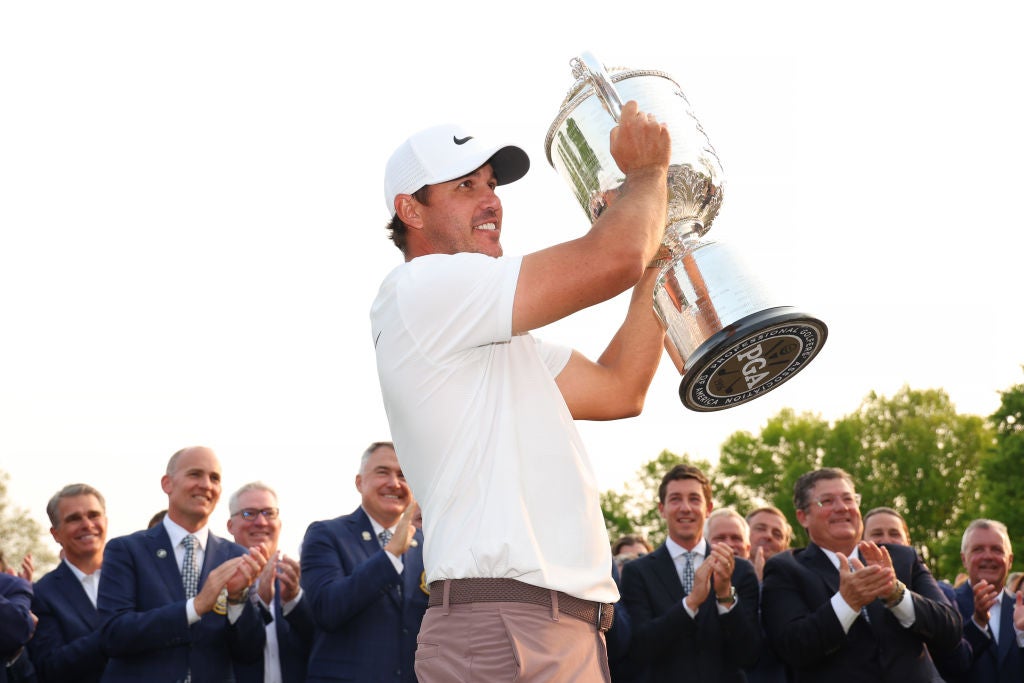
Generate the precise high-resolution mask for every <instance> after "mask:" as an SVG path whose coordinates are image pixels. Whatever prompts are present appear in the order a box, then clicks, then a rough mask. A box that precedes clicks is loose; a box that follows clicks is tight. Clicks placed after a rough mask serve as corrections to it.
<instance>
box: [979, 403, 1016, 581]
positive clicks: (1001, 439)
mask: <svg viewBox="0 0 1024 683" xmlns="http://www.w3.org/2000/svg"><path fill="white" fill-rule="evenodd" d="M1000 399H1001V400H1000V406H999V409H998V410H996V412H995V413H993V414H992V417H991V420H992V423H993V424H994V425H995V446H994V448H993V449H992V450H991V451H990V452H989V453H987V454H986V455H985V457H984V458H983V459H982V461H981V466H980V468H979V475H980V482H979V485H978V492H979V498H980V501H979V502H980V513H979V514H980V516H982V517H988V518H989V519H996V520H999V521H1000V522H1002V523H1003V524H1005V525H1006V528H1007V530H1008V531H1009V532H1010V540H1011V541H1012V542H1013V556H1014V557H1015V558H1016V559H1017V567H1018V568H1019V567H1020V565H1021V563H1022V561H1024V505H1021V491H1024V384H1017V385H1015V386H1012V387H1010V388H1009V389H1007V390H1006V391H1003V392H1000Z"/></svg>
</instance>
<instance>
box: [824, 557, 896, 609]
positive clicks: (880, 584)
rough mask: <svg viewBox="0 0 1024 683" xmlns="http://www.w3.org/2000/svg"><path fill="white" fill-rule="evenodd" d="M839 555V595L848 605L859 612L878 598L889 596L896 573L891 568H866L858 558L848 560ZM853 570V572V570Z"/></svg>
mask: <svg viewBox="0 0 1024 683" xmlns="http://www.w3.org/2000/svg"><path fill="white" fill-rule="evenodd" d="M837 555H839V594H840V595H841V596H842V597H843V600H845V601H846V604H847V605H849V606H850V607H851V608H853V609H855V610H857V611H858V612H859V611H860V610H861V609H862V608H863V607H865V606H867V605H869V604H871V603H872V602H874V601H875V599H876V598H881V597H884V596H886V595H888V594H889V592H890V591H891V589H892V582H893V580H894V579H895V576H896V574H895V572H893V570H892V568H891V567H884V566H881V565H877V564H875V565H871V566H869V567H865V566H864V564H863V563H861V561H860V560H858V559H857V558H856V557H854V558H850V559H847V558H846V555H843V554H842V553H837ZM851 568H852V570H851Z"/></svg>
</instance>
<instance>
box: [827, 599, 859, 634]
mask: <svg viewBox="0 0 1024 683" xmlns="http://www.w3.org/2000/svg"><path fill="white" fill-rule="evenodd" d="M832 611H834V612H835V613H836V618H837V619H839V624H840V625H841V626H842V627H843V632H844V633H849V632H850V627H851V626H853V622H855V621H857V617H859V616H860V612H858V611H857V610H855V609H853V608H852V607H850V606H849V605H848V604H846V600H843V596H842V595H840V594H839V593H836V594H835V595H833V596H832Z"/></svg>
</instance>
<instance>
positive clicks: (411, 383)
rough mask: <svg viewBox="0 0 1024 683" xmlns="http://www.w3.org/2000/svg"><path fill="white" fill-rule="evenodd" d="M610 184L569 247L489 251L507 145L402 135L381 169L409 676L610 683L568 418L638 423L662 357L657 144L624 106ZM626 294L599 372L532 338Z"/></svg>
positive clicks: (612, 597) (662, 138)
mask: <svg viewBox="0 0 1024 683" xmlns="http://www.w3.org/2000/svg"><path fill="white" fill-rule="evenodd" d="M608 138H609V142H610V150H611V155H612V157H613V158H614V160H615V163H616V164H617V167H618V169H619V170H620V171H621V173H622V174H623V176H624V182H623V183H622V184H621V186H620V187H619V188H618V191H617V192H616V194H615V198H614V201H611V202H609V203H608V206H607V207H606V208H605V209H604V210H603V211H602V213H601V215H600V217H599V218H598V219H597V220H595V221H594V223H593V225H592V226H591V228H590V230H589V231H588V232H587V233H586V234H585V235H583V236H582V237H580V238H578V239H574V240H571V241H568V242H565V243H562V244H557V245H555V246H552V247H549V248H547V249H543V250H541V251H538V252H535V253H532V254H528V255H526V256H521V257H506V256H503V255H502V248H501V242H500V239H501V231H502V229H503V221H502V219H503V211H502V205H501V201H500V200H499V198H498V195H497V194H496V188H497V186H499V185H503V184H506V183H510V182H513V181H515V180H518V179H519V178H521V177H522V176H523V175H524V174H525V173H526V172H527V170H528V169H529V159H528V158H527V156H526V153H525V152H523V151H522V150H521V149H520V148H518V147H515V146H507V145H489V144H487V143H485V142H483V141H481V140H479V139H478V138H476V137H473V136H472V134H471V133H470V132H468V131H464V130H462V129H461V128H459V127H457V126H438V127H434V128H429V129H427V130H424V131H421V132H419V133H416V134H414V135H413V136H411V137H410V138H409V139H408V140H406V141H405V142H404V143H403V144H402V145H400V146H399V147H398V148H397V150H396V151H395V152H394V154H393V155H392V157H391V159H390V160H389V161H388V164H387V168H386V171H385V181H384V185H385V199H386V202H387V207H388V211H389V212H390V216H391V222H390V223H389V225H388V228H389V230H390V231H391V238H392V239H393V241H394V242H395V244H396V246H397V247H398V248H399V249H401V251H402V253H403V255H404V258H405V263H403V264H401V265H399V266H398V267H397V268H396V269H395V270H393V271H392V272H391V273H390V274H389V275H388V276H387V277H386V278H385V280H384V282H383V283H382V285H381V287H380V291H379V293H378V295H377V298H376V300H375V301H374V303H373V306H372V310H371V323H372V338H373V341H374V345H375V349H376V356H377V369H378V375H379V378H380V384H381V391H382V395H383V399H384V406H385V408H386V411H387V414H388V420H389V422H390V426H391V435H392V439H393V441H394V443H395V449H396V452H397V454H398V457H399V460H400V462H401V464H402V469H403V471H404V473H405V476H406V478H407V481H408V482H409V484H410V486H411V488H412V490H413V493H414V494H415V496H416V498H417V500H419V501H420V505H421V507H422V509H423V523H424V536H425V537H426V538H427V539H429V542H428V543H427V544H426V546H425V549H424V565H425V568H426V581H427V582H428V583H429V587H430V603H429V604H430V607H429V608H428V610H427V613H426V616H425V617H424V619H423V624H422V627H421V630H420V634H419V639H418V649H417V653H416V660H417V661H416V674H417V677H418V679H419V680H420V681H422V682H426V683H431V682H433V681H450V680H464V681H471V680H472V681H494V680H510V679H512V678H513V677H514V676H518V678H517V679H516V680H519V681H531V680H538V679H541V678H542V679H543V680H545V681H599V680H605V681H607V680H609V674H608V665H607V655H606V651H605V644H604V635H603V634H604V631H606V630H607V629H608V627H609V625H610V624H611V621H612V614H613V607H612V604H611V603H614V602H616V601H617V600H618V591H617V590H616V588H615V583H614V582H613V580H612V573H611V553H610V550H609V545H608V538H607V533H606V531H605V526H604V520H603V517H602V514H601V509H600V501H599V492H598V490H597V485H596V481H595V478H594V474H593V471H592V468H591V465H590V462H589V459H588V458H587V455H586V453H585V450H584V447H583V444H582V443H581V440H580V437H579V434H578V433H577V431H576V428H575V426H574V423H573V420H574V419H592V420H608V419H617V418H622V417H630V416H634V415H637V414H638V413H639V412H640V410H641V409H642V407H643V403H644V399H645V396H646V393H647V389H648V387H649V386H650V383H651V380H652V379H653V377H654V373H655V371H656V369H657V367H658V364H659V361H660V360H661V355H662V353H663V348H664V340H665V333H664V328H663V326H662V324H661V322H660V321H659V319H658V317H657V316H656V314H655V312H654V310H653V309H652V305H651V302H652V298H653V296H654V285H655V280H656V278H657V276H658V273H659V268H656V267H655V268H648V265H649V264H650V263H651V262H652V261H654V260H655V257H656V255H657V253H658V251H659V247H660V245H661V243H662V237H663V232H664V229H665V224H666V218H667V217H666V211H667V208H666V207H667V173H668V166H669V158H670V153H671V141H670V136H669V132H668V129H667V127H666V126H665V125H664V124H662V123H659V122H658V121H657V120H656V119H655V118H654V116H653V115H651V114H647V113H644V112H642V111H640V110H639V108H638V105H637V103H636V102H635V101H630V102H627V103H626V104H625V105H624V106H623V107H622V112H621V116H620V120H619V123H618V125H617V126H616V127H615V128H613V129H612V130H611V131H610V134H609V136H608ZM630 288H632V289H633V295H632V299H631V301H630V305H629V309H628V311H627V314H626V318H625V321H624V322H623V324H622V326H621V327H620V328H619V330H618V331H617V332H616V333H615V335H614V336H613V338H612V340H611V342H610V343H609V345H608V347H607V348H606V350H605V351H604V353H602V354H601V356H600V358H598V359H597V361H596V362H595V361H591V360H588V359H586V358H585V357H583V356H582V355H581V354H580V353H579V352H576V351H573V350H572V349H569V348H565V347H560V346H554V345H551V344H547V343H544V342H541V341H539V340H536V339H534V338H533V337H532V336H531V335H530V334H529V333H530V331H531V330H534V329H537V328H539V327H543V326H544V325H547V324H549V323H552V322H554V321H556V320H560V319H562V318H564V317H566V316H569V315H571V314H573V313H575V312H577V311H579V310H582V309H584V308H587V307H589V306H592V305H594V304H597V303H600V302H603V301H606V300H608V299H611V298H613V297H615V296H616V295H618V294H620V293H621V292H624V291H626V290H627V289H630Z"/></svg>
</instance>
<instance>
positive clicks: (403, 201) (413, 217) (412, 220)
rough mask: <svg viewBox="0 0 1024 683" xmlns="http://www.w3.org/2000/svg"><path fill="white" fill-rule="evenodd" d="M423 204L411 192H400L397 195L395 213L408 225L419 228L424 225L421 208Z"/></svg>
mask: <svg viewBox="0 0 1024 683" xmlns="http://www.w3.org/2000/svg"><path fill="white" fill-rule="evenodd" d="M422 206H423V205H422V204H420V203H419V201H417V200H416V198H415V197H413V196H412V195H411V194H400V195H398V196H396V197H395V213H396V214H397V215H398V218H399V219H401V221H402V222H403V223H405V224H406V226H408V227H410V228H413V229H415V230H419V229H421V228H422V227H423V217H422V216H421V215H420V208H421V207H422Z"/></svg>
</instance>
